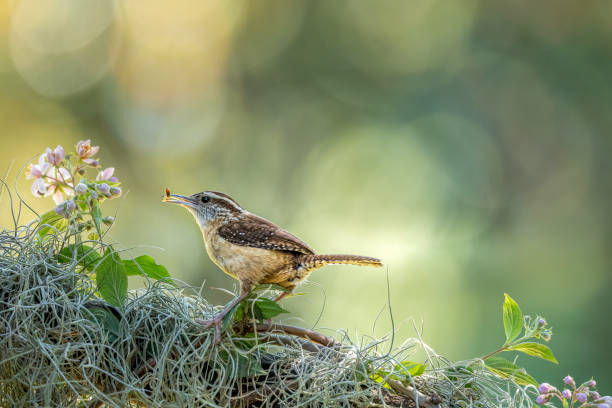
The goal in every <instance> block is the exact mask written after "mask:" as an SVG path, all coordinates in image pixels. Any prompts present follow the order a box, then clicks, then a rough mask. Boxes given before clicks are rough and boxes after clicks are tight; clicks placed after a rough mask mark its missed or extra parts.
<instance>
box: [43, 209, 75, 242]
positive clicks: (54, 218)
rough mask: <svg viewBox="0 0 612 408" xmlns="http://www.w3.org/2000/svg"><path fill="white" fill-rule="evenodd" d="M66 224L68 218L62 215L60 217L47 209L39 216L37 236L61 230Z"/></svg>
mask: <svg viewBox="0 0 612 408" xmlns="http://www.w3.org/2000/svg"><path fill="white" fill-rule="evenodd" d="M67 226H68V220H67V219H65V218H64V217H60V216H59V215H57V214H56V213H55V211H53V210H51V211H47V212H46V213H44V214H43V215H41V216H40V223H39V227H38V236H39V238H40V239H42V238H43V237H44V236H45V235H47V234H49V233H55V231H59V232H63V231H65V230H66V227H67Z"/></svg>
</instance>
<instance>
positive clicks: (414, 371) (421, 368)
mask: <svg viewBox="0 0 612 408" xmlns="http://www.w3.org/2000/svg"><path fill="white" fill-rule="evenodd" d="M394 371H399V372H400V373H402V374H403V375H404V376H406V378H409V376H408V373H409V374H410V377H417V376H419V375H421V374H423V373H424V372H425V365H423V364H419V363H415V362H414V361H402V362H401V363H399V364H397V365H396V366H395V369H394Z"/></svg>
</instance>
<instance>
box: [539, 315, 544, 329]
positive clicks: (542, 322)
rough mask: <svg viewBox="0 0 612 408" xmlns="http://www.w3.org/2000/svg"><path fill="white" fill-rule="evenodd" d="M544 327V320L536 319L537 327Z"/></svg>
mask: <svg viewBox="0 0 612 408" xmlns="http://www.w3.org/2000/svg"><path fill="white" fill-rule="evenodd" d="M544 326H546V320H544V319H543V318H541V317H540V318H539V319H538V327H544Z"/></svg>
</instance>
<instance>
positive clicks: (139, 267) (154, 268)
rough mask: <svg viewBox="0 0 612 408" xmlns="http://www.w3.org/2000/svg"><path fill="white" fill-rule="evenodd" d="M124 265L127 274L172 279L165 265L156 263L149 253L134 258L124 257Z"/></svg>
mask: <svg viewBox="0 0 612 408" xmlns="http://www.w3.org/2000/svg"><path fill="white" fill-rule="evenodd" d="M123 266H124V267H125V272H126V274H127V276H133V275H143V274H144V275H146V276H148V277H149V278H151V279H156V280H165V281H170V280H169V279H168V278H170V274H169V273H168V270H167V269H166V267H165V266H163V265H159V264H157V263H155V259H153V258H152V257H150V256H149V255H141V256H137V257H136V258H134V259H124V260H123Z"/></svg>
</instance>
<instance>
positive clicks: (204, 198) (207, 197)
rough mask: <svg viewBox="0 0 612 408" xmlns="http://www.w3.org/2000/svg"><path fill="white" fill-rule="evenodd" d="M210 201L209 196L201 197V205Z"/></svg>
mask: <svg viewBox="0 0 612 408" xmlns="http://www.w3.org/2000/svg"><path fill="white" fill-rule="evenodd" d="M209 201H210V197H209V196H202V202H203V203H207V202H209Z"/></svg>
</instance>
